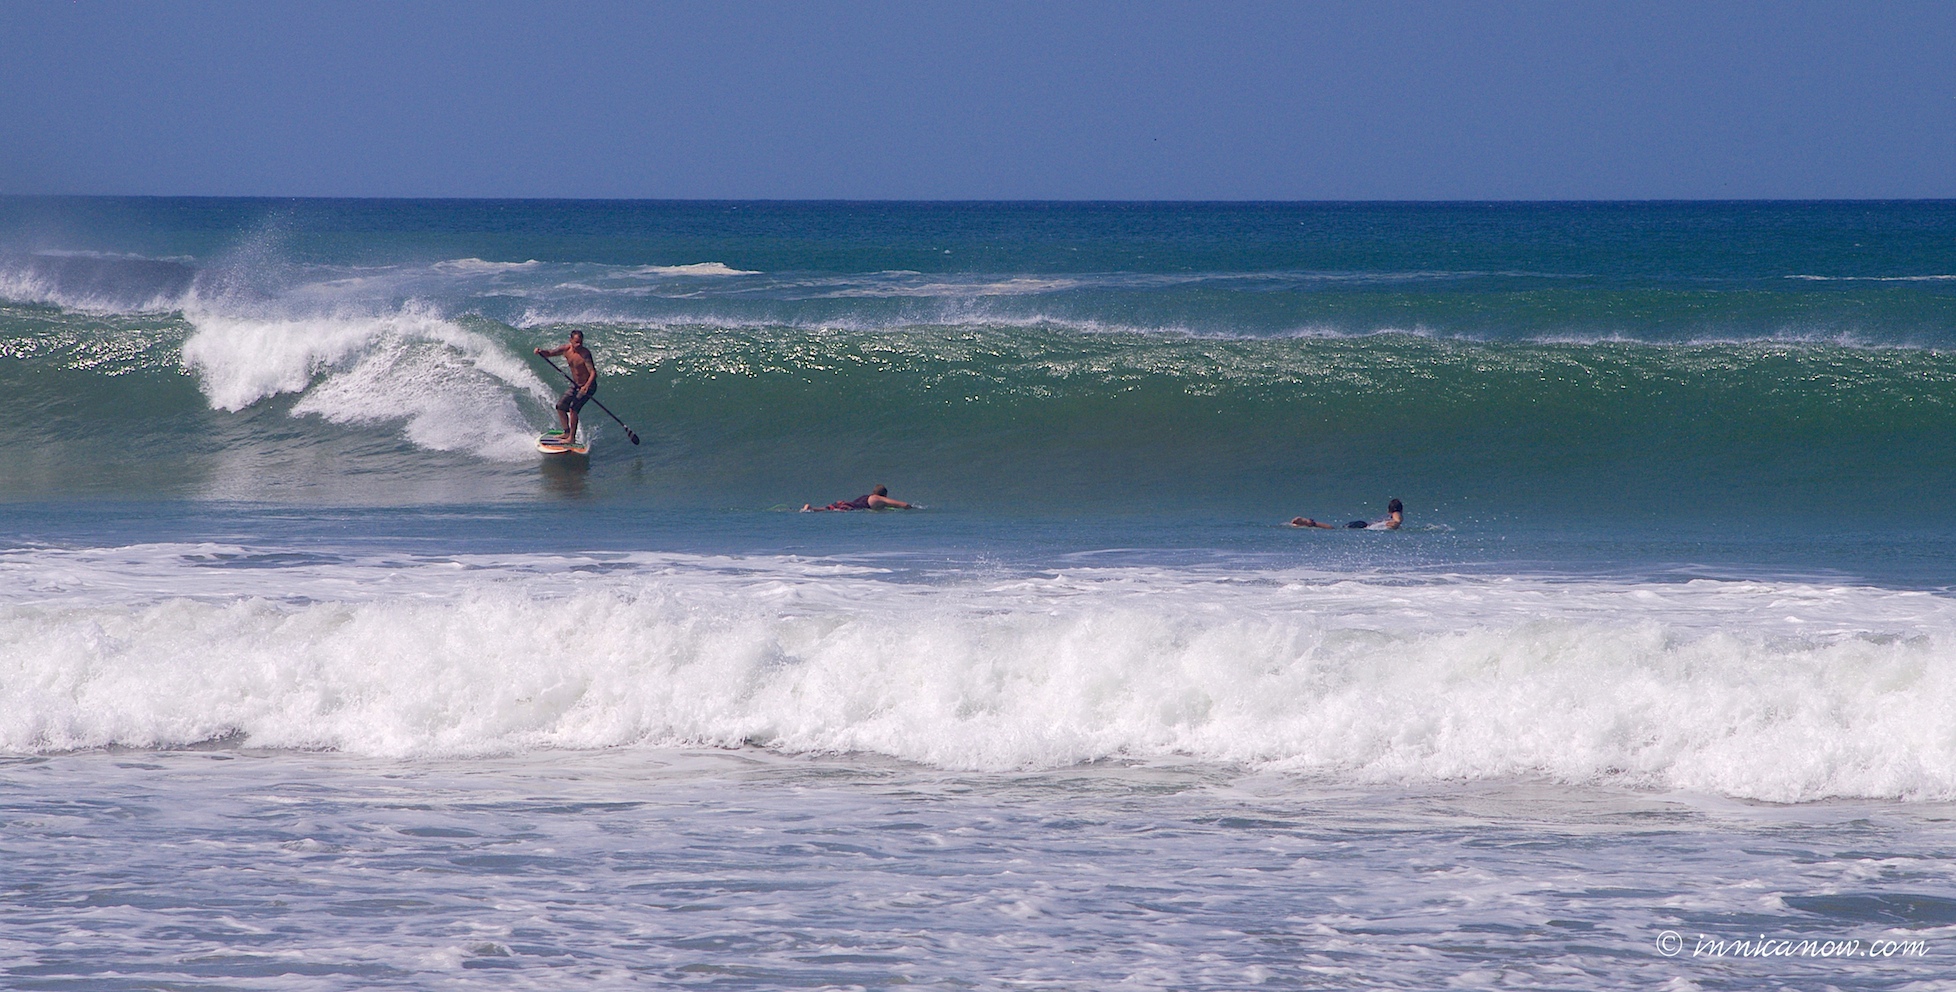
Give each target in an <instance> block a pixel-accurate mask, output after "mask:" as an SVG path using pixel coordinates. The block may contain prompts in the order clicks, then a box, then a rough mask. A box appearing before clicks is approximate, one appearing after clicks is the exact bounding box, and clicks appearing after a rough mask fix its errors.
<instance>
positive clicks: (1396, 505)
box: [1290, 499, 1406, 530]
mask: <svg viewBox="0 0 1956 992" xmlns="http://www.w3.org/2000/svg"><path fill="white" fill-rule="evenodd" d="M1405 522H1406V504H1404V503H1401V502H1399V500H1397V499H1394V500H1393V501H1392V502H1390V503H1387V504H1386V515H1385V519H1384V520H1375V521H1373V522H1371V523H1366V522H1365V521H1363V520H1354V521H1352V522H1351V523H1348V524H1346V525H1345V526H1344V527H1338V526H1337V525H1335V524H1327V523H1320V522H1318V521H1316V520H1312V519H1311V518H1310V517H1292V518H1291V519H1290V525H1291V526H1292V527H1322V528H1324V529H1325V530H1371V529H1372V528H1374V527H1377V528H1378V529H1380V530H1398V529H1399V525H1400V524H1402V523H1405Z"/></svg>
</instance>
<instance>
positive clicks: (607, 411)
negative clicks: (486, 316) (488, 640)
mask: <svg viewBox="0 0 1956 992" xmlns="http://www.w3.org/2000/svg"><path fill="white" fill-rule="evenodd" d="M541 357H542V358H543V360H544V362H546V363H548V364H549V366H550V367H551V368H553V369H557V374H558V375H561V376H563V377H564V378H566V379H570V384H571V385H573V386H575V385H577V380H576V379H571V377H570V373H569V372H566V371H564V370H563V369H561V368H557V363H556V362H552V361H550V356H548V355H545V356H541ZM591 402H593V403H597V404H598V409H600V410H603V411H604V412H605V416H607V417H610V418H611V419H613V420H618V415H617V414H615V413H612V412H611V408H610V407H607V406H605V405H604V404H603V403H598V398H597V397H595V396H593V397H591ZM618 426H620V427H623V428H624V429H625V436H626V437H628V438H631V439H632V443H633V444H637V443H638V435H637V434H635V433H633V431H632V426H631V425H630V424H627V423H625V422H624V421H622V420H618Z"/></svg>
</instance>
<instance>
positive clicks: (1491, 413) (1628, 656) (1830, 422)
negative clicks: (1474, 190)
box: [0, 197, 1956, 989]
mask: <svg viewBox="0 0 1956 992" xmlns="http://www.w3.org/2000/svg"><path fill="white" fill-rule="evenodd" d="M1951 233H1956V208H1951V207H1950V206H1949V205H1947V204H1777V205H1772V204H1645V205H1629V204H1540V205H1523V204H1433V205H1408V204H1377V205H1352V204H1342V205H1337V204H1334V205H1311V204H1193V205H1191V204H1181V205H1145V204H1074V205H1055V204H1030V205H1029V204H855V205H852V204H714V203H555V202H496V201H440V202H435V201H428V202H422V201H284V200H228V199H218V200H152V199H127V200H119V199H108V198H98V199H88V198H83V199H62V198H19V197H12V198H0V406H3V407H4V409H5V410H6V412H7V414H8V415H9V418H10V420H11V422H13V423H15V424H16V425H21V427H22V429H23V430H32V431H42V432H46V433H47V434H48V435H49V436H51V437H54V438H58V439H59V441H58V443H48V444H16V445H14V446H13V447H11V448H10V450H9V453H8V454H7V456H6V457H5V458H4V459H0V506H4V508H5V511H6V513H5V524H4V526H0V887H4V889H5V891H7V892H8V893H10V898H9V899H8V900H6V901H4V902H3V903H0V923H3V924H4V925H0V984H4V985H7V986H9V987H22V988H41V987H46V988H57V987H96V986H101V985H104V984H122V985H127V986H129V987H144V988H147V987H174V988H219V987H223V988H264V989H337V988H345V987H352V986H359V987H374V988H417V989H419V988H458V989H461V988H478V987H486V986H491V985H493V986H496V987H516V988H531V987H534V988H561V987H563V986H565V985H567V984H575V985H597V986H604V987H612V986H625V985H635V984H694V985H701V986H708V987H715V988H786V987H855V988H885V987H896V986H914V985H926V986H932V987H938V986H942V987H960V988H971V987H977V988H1019V987H1025V986H1035V987H1040V988H1077V989H1100V988H1110V987H1112V988H1128V987H1133V988H1143V987H1145V988H1244V987H1251V986H1264V985H1270V986H1278V987H1300V986H1301V987H1337V988H1404V989H1425V988H1433V987H1442V986H1449V985H1463V986H1469V987H1491V986H1501V985H1521V986H1530V987H1547V988H1581V989H1590V988H1595V989H1603V988H1618V987H1624V986H1625V985H1629V984H1635V985H1650V986H1657V987H1668V988H1678V989H1684V988H1713V987H1742V986H1751V985H1759V984H1773V983H1778V984H1781V985H1788V986H1797V987H1828V988H1841V989H1898V988H1900V989H1914V988H1925V989H1926V988H1932V987H1938V986H1939V984H1941V983H1943V982H1945V981H1946V980H1947V976H1948V975H1949V974H1950V973H1951V971H1950V969H1949V967H1948V964H1947V960H1948V954H1949V948H1948V946H1947V942H1948V940H1949V939H1950V938H1951V937H1952V936H1956V872H1952V870H1951V868H1950V866H1951V865H1952V864H1956V860H1953V858H1956V852H1952V851H1951V850H1950V847H1949V841H1948V833H1947V830H1946V825H1947V822H1948V820H1949V817H1950V816H1951V815H1952V811H1956V718H1952V714H1956V596H1952V593H1951V590H1952V589H1956V582H1952V580H1951V577H1950V573H1949V566H1948V562H1949V561H1950V560H1951V556H1952V554H1956V497H1952V495H1951V494H1952V493H1956V458H1952V456H1951V453H1950V450H1949V447H1948V444H1947V438H1948V437H1950V436H1951V435H1952V432H1956V403H1953V402H1951V399H1952V395H1956V394H1952V392H1951V390H1952V388H1956V283H1952V281H1951V279H1950V278H1949V273H1952V272H1956V255H1952V254H1951V251H1950V247H1949V246H1950V245H1951V244H1956V241H1952V240H1950V238H1949V235H1950V234H1951ZM572 330H578V331H582V332H583V333H584V334H585V336H586V339H587V341H588V342H589V343H590V344H591V346H592V347H593V349H594V351H595V352H596V355H597V362H598V368H599V372H600V376H601V382H602V388H601V391H600V399H601V400H602V401H603V402H604V403H605V404H606V406H607V407H609V408H610V409H611V410H613V411H614V412H615V413H616V414H618V415H619V416H620V417H621V418H622V419H623V420H625V421H626V422H628V423H630V424H631V425H632V426H633V428H634V429H635V430H636V431H637V432H638V433H639V434H641V435H643V437H644V442H645V443H644V444H643V445H641V446H632V445H631V444H629V442H627V440H626V439H625V437H624V436H623V432H622V431H621V430H620V429H619V428H618V426H617V425H616V424H614V423H612V422H611V421H610V420H609V419H606V418H605V417H604V415H602V414H597V413H596V410H595V408H587V412H586V421H585V422H586V425H587V427H588V428H589V429H590V436H591V439H592V441H593V454H592V456H591V458H590V459H589V460H588V462H581V461H580V462H574V463H572V462H563V461H552V460H545V459H541V458H539V457H538V456H537V454H536V452H535V448H534V445H533V439H534V437H535V435H536V432H537V431H538V430H539V429H541V427H542V426H543V425H544V424H545V423H547V422H549V420H550V417H551V413H550V409H551V404H552V402H553V401H554V399H555V396H556V394H557V392H558V391H559V390H560V388H561V384H560V380H558V379H557V378H556V376H555V374H554V373H553V372H552V371H551V370H550V369H549V368H548V367H546V366H544V365H543V364H542V363H541V362H538V361H534V360H533V359H532V358H531V350H532V349H533V348H536V347H542V346H548V345H554V344H558V343H561V342H562V341H563V340H564V338H565V337H566V336H567V335H568V334H569V333H570V332H571V331H572ZM594 414H595V415H594ZM876 484H887V485H888V486H889V487H890V490H891V494H892V495H894V496H896V497H899V498H902V499H907V500H910V501H913V502H917V503H920V504H923V505H924V506H926V507H927V509H924V510H921V511H914V512H899V511H891V512H882V513H867V512H865V513H823V514H802V513H798V512H795V510H796V508H798V507H799V506H800V505H802V504H803V503H805V502H813V503H815V504H816V505H822V504H824V503H827V502H828V501H830V500H834V499H847V498H850V497H853V496H855V495H856V494H857V493H861V492H865V491H867V490H868V489H869V488H870V487H871V486H873V485H876ZM1395 497H1396V498H1401V499H1403V500H1404V502H1405V505H1406V508H1407V517H1406V524H1405V526H1404V527H1403V528H1402V529H1400V530H1396V531H1386V530H1340V531H1336V532H1327V531H1317V530H1304V529H1299V528H1292V527H1288V526H1286V525H1285V522H1286V521H1288V520H1289V519H1290V518H1291V517H1293V516H1297V515H1310V516H1314V517H1317V518H1318V519H1326V520H1333V521H1340V522H1342V521H1344V520H1348V519H1361V520H1369V519H1376V518H1378V517H1379V515H1380V514H1381V513H1382V512H1383V510H1384V506H1385V503H1386V501H1387V500H1388V499H1391V498H1395ZM1667 935H1670V936H1667ZM1701 936H1702V937H1704V938H1706V939H1708V940H1713V941H1738V940H1746V941H1757V940H1767V939H1771V940H1782V939H1783V940H1792V941H1798V940H1804V939H1815V940H1838V941H1857V940H1858V941H1861V942H1862V946H1875V944H1876V942H1880V941H1903V940H1905V941H1919V942H1921V945H1920V946H1922V947H1924V948H1926V953H1925V954H1922V955H1909V956H1904V955H1895V956H1889V957H1872V956H1860V957H1854V958H1829V959H1825V960H1821V959H1788V960H1773V961H1770V962H1768V961H1762V960H1755V959H1747V958H1742V957H1727V958H1721V959H1719V960H1716V961H1713V960H1708V959H1695V960H1694V959H1692V958H1691V957H1690V955H1689V953H1688V950H1687V951H1686V952H1684V953H1681V954H1674V953H1671V952H1670V951H1668V950H1667V948H1674V947H1677V946H1682V947H1685V948H1687V949H1688V948H1689V947H1691V946H1696V942H1697V941H1698V940H1699V938H1700V937H1701ZM1673 941H1682V942H1683V943H1682V944H1675V943H1673ZM1882 946H1886V945H1885V944H1884V945H1882ZM1911 946H1915V945H1911Z"/></svg>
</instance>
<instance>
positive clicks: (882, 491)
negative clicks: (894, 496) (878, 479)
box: [869, 486, 890, 496]
mask: <svg viewBox="0 0 1956 992" xmlns="http://www.w3.org/2000/svg"><path fill="white" fill-rule="evenodd" d="M869 494H870V495H871V496H888V495H889V494H890V487H888V486H877V487H876V488H875V489H871V490H870V491H869Z"/></svg>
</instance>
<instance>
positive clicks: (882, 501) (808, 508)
mask: <svg viewBox="0 0 1956 992" xmlns="http://www.w3.org/2000/svg"><path fill="white" fill-rule="evenodd" d="M914 509H916V507H914V506H911V505H910V504H908V503H905V502H904V501H902V500H900V499H891V498H890V490H889V489H888V488H886V487H883V486H877V487H876V488H875V489H872V490H870V491H869V492H867V493H864V494H863V495H861V496H858V497H856V498H855V499H839V500H836V501H835V502H833V503H830V504H829V505H827V506H815V505H813V504H810V503H803V504H802V505H801V512H803V513H820V512H822V511H823V510H914Z"/></svg>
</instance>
